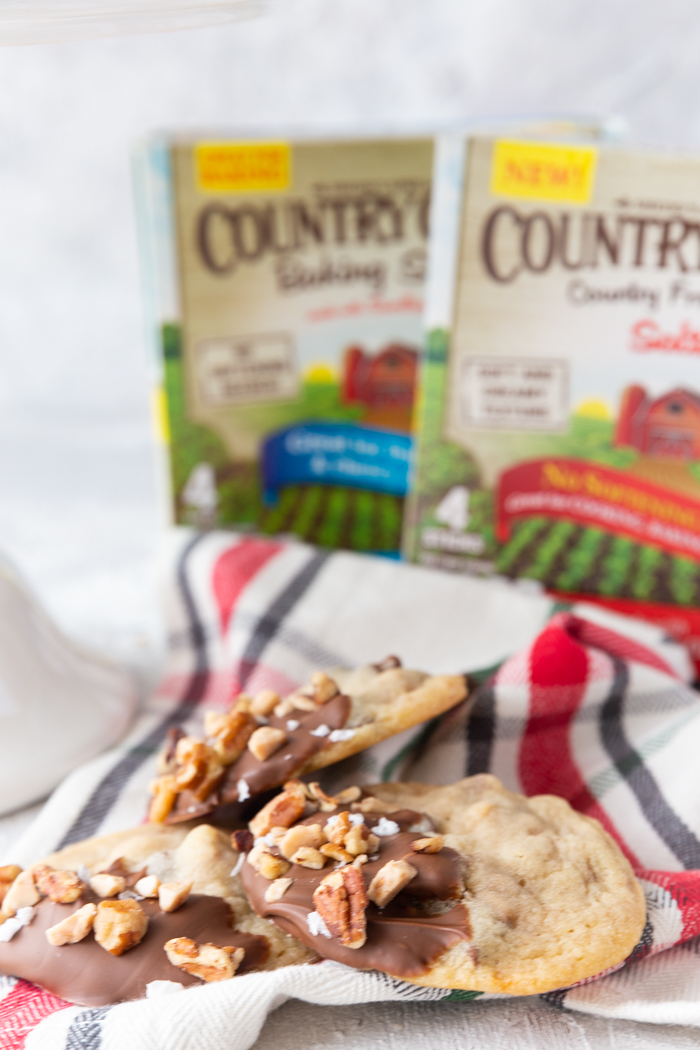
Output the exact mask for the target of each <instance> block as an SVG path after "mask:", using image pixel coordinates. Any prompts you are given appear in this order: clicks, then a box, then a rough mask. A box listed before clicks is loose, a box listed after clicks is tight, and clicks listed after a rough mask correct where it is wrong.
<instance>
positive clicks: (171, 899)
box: [158, 882, 192, 911]
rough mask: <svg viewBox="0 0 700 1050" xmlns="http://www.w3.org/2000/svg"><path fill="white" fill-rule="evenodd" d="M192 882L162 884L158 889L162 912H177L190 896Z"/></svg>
mask: <svg viewBox="0 0 700 1050" xmlns="http://www.w3.org/2000/svg"><path fill="white" fill-rule="evenodd" d="M191 889H192V883H191V882H162V883H161V884H160V886H159V887H158V903H159V904H160V906H161V909H162V911H177V909H178V908H180V907H182V905H183V904H184V903H185V901H186V900H187V898H188V897H189V895H190V890H191Z"/></svg>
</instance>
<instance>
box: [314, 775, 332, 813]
mask: <svg viewBox="0 0 700 1050" xmlns="http://www.w3.org/2000/svg"><path fill="white" fill-rule="evenodd" d="M309 794H310V795H311V797H312V798H313V799H315V800H316V801H317V802H318V803H319V804H320V808H321V812H322V813H330V812H331V811H332V810H334V809H335V808H336V807H337V805H338V799H337V798H335V797H334V796H333V795H327V794H326V792H325V791H324V790H323V788H322V787H321V785H320V784H318V783H317V782H316V781H314V783H313V784H309Z"/></svg>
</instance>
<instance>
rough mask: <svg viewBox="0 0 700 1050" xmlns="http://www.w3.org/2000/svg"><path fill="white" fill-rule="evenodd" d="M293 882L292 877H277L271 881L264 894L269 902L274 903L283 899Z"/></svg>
mask: <svg viewBox="0 0 700 1050" xmlns="http://www.w3.org/2000/svg"><path fill="white" fill-rule="evenodd" d="M292 882H293V880H292V879H275V881H274V882H271V883H270V885H269V886H268V887H267V889H266V890H265V893H264V894H263V896H264V897H265V900H266V901H267V903H268V904H274V903H275V901H279V900H282V898H283V897H284V895H285V893H286V892H287V890H288V889H289V887H290V886H291V885H292Z"/></svg>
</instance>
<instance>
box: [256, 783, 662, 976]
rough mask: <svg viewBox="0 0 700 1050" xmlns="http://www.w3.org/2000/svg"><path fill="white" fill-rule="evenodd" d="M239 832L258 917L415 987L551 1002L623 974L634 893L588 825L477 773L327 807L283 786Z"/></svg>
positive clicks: (640, 915)
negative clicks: (595, 980) (247, 846)
mask: <svg viewBox="0 0 700 1050" xmlns="http://www.w3.org/2000/svg"><path fill="white" fill-rule="evenodd" d="M302 796H305V801H304V803H303V805H302V803H301V797H302ZM300 806H301V810H303V812H301V810H300ZM295 810H296V813H297V815H296V816H295V817H292V819H288V818H289V817H290V815H291V814H293V813H294V812H295ZM250 829H251V831H252V833H253V835H254V836H255V844H254V846H253V848H252V849H251V850H250V852H249V853H248V854H247V857H246V861H245V863H244V864H243V867H242V871H241V875H242V879H243V886H244V889H245V891H246V893H247V895H248V899H249V900H250V903H251V905H252V907H253V908H254V909H255V910H256V911H257V912H258V914H260V915H263V916H265V917H268V918H272V919H273V920H274V922H275V923H276V924H277V925H278V926H279V927H280V928H281V929H282V930H284V931H286V932H288V933H291V934H293V935H294V936H296V937H298V938H299V939H300V940H302V941H303V942H304V943H305V944H306V945H308V946H309V947H311V948H314V949H315V950H316V951H317V952H318V953H319V955H322V956H325V957H328V958H332V959H335V960H337V961H339V962H343V963H345V964H347V965H350V966H355V967H359V968H364V969H369V968H373V969H378V970H382V971H384V972H386V973H389V974H391V975H393V976H396V977H399V978H402V979H404V980H406V981H409V982H412V983H414V984H420V985H426V986H429V987H438V988H462V989H465V990H472V991H484V992H506V993H510V994H513V995H529V994H533V993H538V992H546V991H551V990H553V989H555V988H561V987H564V986H567V985H571V984H574V983H576V982H578V981H581V980H584V979H585V978H588V977H592V976H595V975H596V974H598V973H600V972H601V971H603V970H605V969H607V968H608V967H610V966H614V965H615V964H617V963H619V962H622V961H623V960H624V959H625V958H626V957H627V956H628V955H629V954H630V952H631V951H632V949H633V948H634V946H635V945H636V943H637V941H638V940H639V937H640V935H641V933H642V930H643V927H644V922H645V910H646V909H645V901H644V896H643V893H642V891H641V888H640V886H639V884H638V882H637V880H636V879H635V877H634V874H633V872H632V869H631V867H630V865H629V863H628V862H627V860H626V859H625V857H624V856H623V855H622V853H621V852H620V850H619V848H618V847H617V845H616V844H615V843H614V842H613V840H612V839H611V838H610V836H609V835H608V834H607V833H606V832H605V831H604V830H603V828H602V827H601V825H600V824H599V823H598V822H597V821H596V820H593V819H591V818H590V817H585V816H582V815H581V814H579V813H577V812H575V811H574V810H572V809H571V807H570V806H569V805H568V803H567V802H565V801H564V800H563V799H560V798H556V797H554V796H551V795H541V796H536V797H534V798H530V799H526V798H524V797H522V796H521V795H516V794H513V793H512V792H510V791H507V790H506V789H505V788H504V787H503V786H502V785H501V783H500V782H499V781H498V780H497V779H496V778H495V777H492V776H488V775H481V776H475V777H468V778H466V779H465V780H461V781H459V782H458V783H456V784H453V785H451V786H447V787H432V786H429V785H425V784H381V785H378V786H376V787H372V788H368V789H367V791H366V792H365V791H362V792H361V791H360V789H359V788H356V789H349V790H348V791H347V792H344V793H343V795H342V797H336V798H335V799H332V798H328V797H327V796H324V795H323V793H322V792H319V790H318V788H317V787H316V788H315V787H314V786H313V785H311V787H310V788H307V787H306V786H305V785H302V784H299V783H298V782H293V783H291V784H288V785H286V786H285V792H284V793H283V794H282V795H280V796H277V798H276V799H274V800H273V801H272V802H271V803H269V804H268V806H266V807H265V808H264V809H263V810H261V812H260V813H259V814H258V815H257V816H256V817H255V818H254V819H253V821H251V824H250ZM280 880H283V881H280ZM272 886H274V887H278V890H275V889H273V890H271V889H270V887H272Z"/></svg>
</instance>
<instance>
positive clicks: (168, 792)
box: [148, 773, 178, 824]
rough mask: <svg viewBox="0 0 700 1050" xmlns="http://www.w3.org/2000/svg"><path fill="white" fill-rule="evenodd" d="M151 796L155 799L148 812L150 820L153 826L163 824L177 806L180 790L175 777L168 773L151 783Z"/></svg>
mask: <svg viewBox="0 0 700 1050" xmlns="http://www.w3.org/2000/svg"><path fill="white" fill-rule="evenodd" d="M151 794H152V795H153V799H152V801H151V805H150V807H149V810H148V819H149V820H150V822H151V823H152V824H162V823H163V821H164V820H165V818H166V817H167V816H168V814H169V813H170V811H171V809H172V808H173V806H174V805H175V799H176V798H177V796H178V790H177V787H176V785H175V777H174V776H173V774H172V773H166V774H165V775H164V776H160V777H158V779H157V780H153V781H151Z"/></svg>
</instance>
